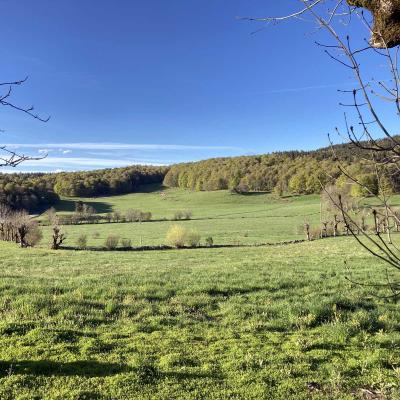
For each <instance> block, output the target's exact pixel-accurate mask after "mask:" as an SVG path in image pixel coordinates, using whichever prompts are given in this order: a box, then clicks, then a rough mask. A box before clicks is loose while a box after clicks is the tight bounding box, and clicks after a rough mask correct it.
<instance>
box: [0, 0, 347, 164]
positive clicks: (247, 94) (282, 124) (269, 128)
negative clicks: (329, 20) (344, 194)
mask: <svg viewBox="0 0 400 400" xmlns="http://www.w3.org/2000/svg"><path fill="white" fill-rule="evenodd" d="M293 3H294V2H293V1H292V0H282V1H271V0H251V1H250V0H229V1H226V0H190V1H188V0H169V1H165V0H146V1H137V0H119V1H118V2H111V1H105V0H85V1H77V0H57V1H54V0H37V1H35V2H33V1H31V0H12V1H11V0H3V1H1V0H0V10H1V13H0V19H1V26H2V36H1V39H0V40H1V46H0V57H1V59H2V68H1V80H2V81H5V80H14V79H19V78H21V77H25V76H26V75H29V80H28V82H27V83H26V84H25V85H24V86H21V87H18V88H17V89H16V91H15V94H14V101H15V102H17V103H18V104H21V105H25V104H26V105H30V104H31V103H33V104H34V105H35V109H36V110H37V111H38V112H40V113H41V115H43V116H46V115H51V120H50V121H49V122H48V123H46V124H44V123H41V122H38V121H35V120H32V119H30V118H28V117H26V116H24V115H21V114H20V113H18V112H15V111H14V110H10V109H5V108H4V107H3V108H1V109H0V113H1V126H0V127H1V129H4V130H5V133H2V134H1V135H2V139H1V141H2V143H8V144H9V145H11V147H12V148H16V149H19V151H22V152H25V153H29V154H31V155H40V154H45V153H48V156H47V158H46V159H45V160H43V161H40V162H37V161H35V162H33V161H32V162H28V163H26V164H23V166H21V167H19V169H18V170H30V171H32V170H43V171H56V170H77V169H91V168H101V167H112V166H122V165H129V164H132V163H151V164H169V163H175V162H182V161H190V160H198V159H203V158H209V157H214V156H232V155H240V154H256V153H257V154H258V153H265V152H271V151H277V150H287V149H313V148H317V147H321V146H326V145H327V143H328V140H327V136H326V135H327V133H328V132H332V131H333V128H334V127H335V126H336V125H337V124H338V120H339V121H341V119H342V115H343V110H341V109H340V108H339V107H338V101H339V98H338V94H337V92H336V88H337V87H342V88H351V85H352V82H353V78H352V77H351V76H350V74H349V71H347V70H345V69H342V68H340V66H338V65H336V64H335V63H332V61H331V60H329V59H328V57H326V56H324V55H323V53H322V51H321V49H320V48H317V47H316V46H315V45H314V44H313V41H314V40H315V39H316V37H315V36H314V35H313V25H312V24H308V23H303V22H299V23H297V22H292V23H285V24H281V25H278V26H268V27H266V28H265V29H263V30H262V31H260V32H258V33H257V34H252V32H253V31H254V30H256V29H258V28H259V27H260V25H256V24H253V23H250V22H244V21H240V20H238V19H237V18H236V17H237V16H265V15H279V14H282V13H285V12H287V11H289V10H291V9H292V7H293Z"/></svg>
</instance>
